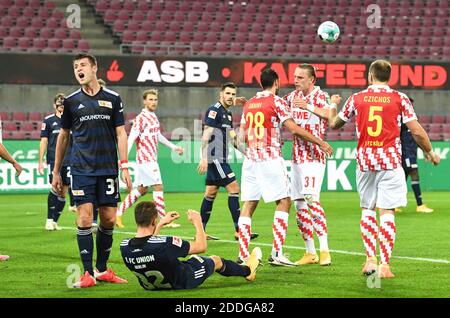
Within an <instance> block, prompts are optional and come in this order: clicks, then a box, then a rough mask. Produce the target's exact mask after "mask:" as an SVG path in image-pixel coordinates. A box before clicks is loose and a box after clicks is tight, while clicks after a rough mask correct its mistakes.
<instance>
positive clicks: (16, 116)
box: [11, 111, 27, 122]
mask: <svg viewBox="0 0 450 318" xmlns="http://www.w3.org/2000/svg"><path fill="white" fill-rule="evenodd" d="M11 120H13V121H16V122H21V121H25V120H27V114H26V113H25V112H21V111H16V112H13V113H12V118H11Z"/></svg>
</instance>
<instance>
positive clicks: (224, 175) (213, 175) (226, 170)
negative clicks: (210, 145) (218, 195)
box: [205, 159, 236, 187]
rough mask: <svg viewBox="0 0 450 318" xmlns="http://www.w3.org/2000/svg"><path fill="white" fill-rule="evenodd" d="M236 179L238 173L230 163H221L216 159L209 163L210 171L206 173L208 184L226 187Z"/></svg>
mask: <svg viewBox="0 0 450 318" xmlns="http://www.w3.org/2000/svg"><path fill="white" fill-rule="evenodd" d="M235 180H236V175H235V174H234V172H233V170H231V167H230V165H229V164H228V163H221V162H219V160H217V159H214V160H213V162H212V163H208V172H207V173H206V182H205V183H206V185H213V186H219V187H226V186H227V185H229V184H230V183H231V182H233V181H235Z"/></svg>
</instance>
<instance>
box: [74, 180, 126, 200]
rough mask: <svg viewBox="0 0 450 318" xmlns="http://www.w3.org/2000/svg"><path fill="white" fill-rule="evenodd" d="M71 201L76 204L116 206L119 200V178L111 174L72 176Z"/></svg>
mask: <svg viewBox="0 0 450 318" xmlns="http://www.w3.org/2000/svg"><path fill="white" fill-rule="evenodd" d="M71 188H72V194H73V201H74V202H75V204H76V205H77V206H79V205H81V204H83V203H92V204H97V206H99V207H101V206H109V207H117V202H120V194H119V178H118V176H117V175H113V176H78V175H73V176H72V184H71Z"/></svg>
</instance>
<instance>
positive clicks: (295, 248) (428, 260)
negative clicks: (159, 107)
mask: <svg viewBox="0 0 450 318" xmlns="http://www.w3.org/2000/svg"><path fill="white" fill-rule="evenodd" d="M26 228H27V229H43V228H42V227H26ZM61 228H62V229H63V230H72V231H76V228H74V227H65V226H62V227H61ZM22 229H23V228H22ZM114 233H119V234H126V235H135V234H136V232H127V231H121V230H114ZM168 235H176V234H170V233H168ZM177 236H178V237H181V238H182V239H184V240H191V239H192V236H179V235H177ZM215 242H216V243H232V244H239V243H238V242H237V241H231V240H222V239H221V240H218V241H215ZM251 244H252V245H258V246H268V247H272V244H269V243H260V242H258V243H256V242H254V243H253V242H252V243H251ZM283 248H284V249H291V250H305V248H304V247H301V246H289V245H284V246H283ZM330 252H332V253H337V254H345V255H356V256H366V254H365V253H360V252H352V251H343V250H330ZM391 258H398V259H406V260H410V261H419V262H429V263H441V264H450V261H449V260H446V259H434V258H424V257H410V256H392V257H391Z"/></svg>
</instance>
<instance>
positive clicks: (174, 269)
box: [120, 201, 262, 290]
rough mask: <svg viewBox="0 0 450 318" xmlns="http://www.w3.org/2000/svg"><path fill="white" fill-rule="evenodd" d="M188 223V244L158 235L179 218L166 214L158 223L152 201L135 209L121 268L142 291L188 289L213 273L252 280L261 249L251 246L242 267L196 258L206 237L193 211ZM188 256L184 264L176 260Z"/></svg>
mask: <svg viewBox="0 0 450 318" xmlns="http://www.w3.org/2000/svg"><path fill="white" fill-rule="evenodd" d="M187 216H188V220H189V222H191V223H192V225H193V226H194V228H195V232H196V233H195V240H194V241H193V242H188V241H185V240H182V239H181V238H179V237H176V236H158V233H159V230H160V229H161V228H162V227H163V226H164V225H166V224H169V223H170V222H172V221H173V220H175V219H177V218H179V217H180V215H179V214H178V213H177V212H168V213H166V216H164V217H163V218H162V219H161V220H160V221H159V223H158V212H157V209H156V205H155V203H154V202H149V201H143V202H140V203H139V204H138V205H137V206H136V208H135V220H136V224H137V227H138V228H137V233H136V237H134V238H132V239H125V240H123V241H122V242H121V244H120V251H121V253H122V258H123V261H124V262H125V265H126V266H127V267H128V269H129V270H131V271H132V272H133V273H134V274H135V275H136V277H137V278H138V281H139V284H140V285H141V286H142V287H143V288H144V289H148V290H151V289H192V288H195V287H197V286H199V285H201V284H202V283H203V282H204V281H205V280H206V279H207V278H208V277H209V276H211V275H212V274H213V273H214V272H217V273H219V274H220V275H222V276H241V277H245V278H246V279H247V280H248V281H253V280H254V279H255V278H256V269H257V267H258V265H259V264H260V261H261V257H262V255H261V249H260V248H259V247H255V248H254V249H253V251H252V253H251V255H250V257H249V259H248V260H247V261H246V263H245V264H243V265H239V264H238V263H236V262H233V261H230V260H226V259H223V258H221V257H219V256H209V257H204V256H197V255H193V254H197V253H203V252H205V251H206V247H207V243H206V234H205V231H204V229H203V225H202V219H201V217H200V214H199V213H198V212H197V211H193V210H188V211H187ZM187 255H192V256H191V258H189V259H188V260H186V261H180V260H179V259H178V258H179V257H186V256H187Z"/></svg>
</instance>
